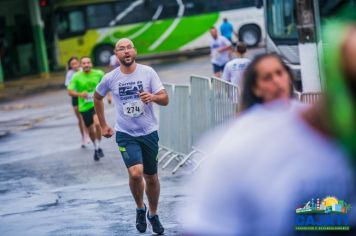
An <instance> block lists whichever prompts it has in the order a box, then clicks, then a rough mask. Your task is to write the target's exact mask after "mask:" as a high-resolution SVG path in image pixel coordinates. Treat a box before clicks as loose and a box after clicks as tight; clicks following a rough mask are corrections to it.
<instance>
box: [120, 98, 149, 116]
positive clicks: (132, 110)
mask: <svg viewBox="0 0 356 236" xmlns="http://www.w3.org/2000/svg"><path fill="white" fill-rule="evenodd" d="M143 105H144V104H143V102H142V101H134V102H127V103H124V105H123V109H124V114H125V115H126V116H129V117H139V116H140V115H142V114H143V111H144V109H143Z"/></svg>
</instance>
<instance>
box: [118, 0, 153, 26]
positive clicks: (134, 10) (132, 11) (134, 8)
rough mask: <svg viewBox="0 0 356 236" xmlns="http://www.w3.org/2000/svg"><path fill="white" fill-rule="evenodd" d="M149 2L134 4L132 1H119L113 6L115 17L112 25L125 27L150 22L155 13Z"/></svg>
mask: <svg viewBox="0 0 356 236" xmlns="http://www.w3.org/2000/svg"><path fill="white" fill-rule="evenodd" d="M155 11H156V9H153V6H152V4H150V2H148V1H147V0H146V1H143V2H142V3H140V4H136V3H135V2H133V1H119V2H116V3H115V4H114V12H115V16H114V17H113V19H115V21H114V22H113V25H126V24H133V23H138V22H147V21H150V20H151V19H152V17H153V15H154V13H155Z"/></svg>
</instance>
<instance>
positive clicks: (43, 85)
mask: <svg viewBox="0 0 356 236" xmlns="http://www.w3.org/2000/svg"><path fill="white" fill-rule="evenodd" d="M64 77H65V71H59V72H51V74H50V78H49V79H43V78H40V77H39V75H31V76H25V77H22V78H21V79H18V80H14V81H5V82H4V88H2V89H0V102H4V101H9V100H13V99H16V98H19V97H23V96H26V95H30V94H34V93H37V92H40V91H43V90H50V89H60V88H64Z"/></svg>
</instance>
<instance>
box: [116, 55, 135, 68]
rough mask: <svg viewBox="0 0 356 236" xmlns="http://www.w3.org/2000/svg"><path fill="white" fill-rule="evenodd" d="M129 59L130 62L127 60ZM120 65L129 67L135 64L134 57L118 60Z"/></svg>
mask: <svg viewBox="0 0 356 236" xmlns="http://www.w3.org/2000/svg"><path fill="white" fill-rule="evenodd" d="M128 59H130V60H128ZM119 61H120V64H122V65H124V66H126V67H130V66H131V65H132V64H133V63H134V62H135V57H132V56H129V57H123V58H119Z"/></svg>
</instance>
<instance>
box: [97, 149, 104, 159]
mask: <svg viewBox="0 0 356 236" xmlns="http://www.w3.org/2000/svg"><path fill="white" fill-rule="evenodd" d="M98 155H99V157H100V158H102V157H104V152H103V149H101V148H99V149H98Z"/></svg>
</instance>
